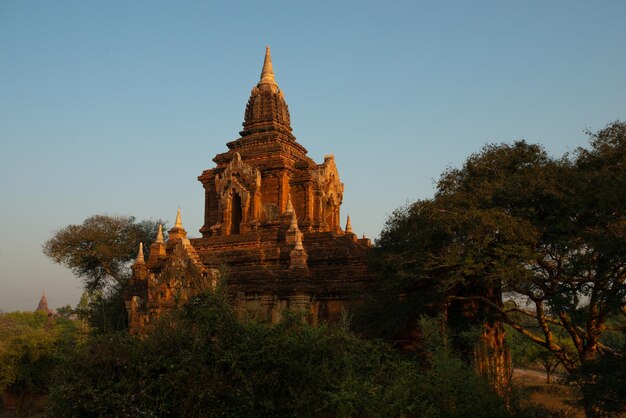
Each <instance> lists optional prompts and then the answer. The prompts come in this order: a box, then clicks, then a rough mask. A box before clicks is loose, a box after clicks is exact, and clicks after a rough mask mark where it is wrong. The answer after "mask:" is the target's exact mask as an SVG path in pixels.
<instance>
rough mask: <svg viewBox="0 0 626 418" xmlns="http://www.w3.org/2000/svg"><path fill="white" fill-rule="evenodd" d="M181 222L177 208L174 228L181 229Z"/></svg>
mask: <svg viewBox="0 0 626 418" xmlns="http://www.w3.org/2000/svg"><path fill="white" fill-rule="evenodd" d="M182 227H183V221H182V220H181V218H180V208H178V212H177V213H176V222H174V228H182Z"/></svg>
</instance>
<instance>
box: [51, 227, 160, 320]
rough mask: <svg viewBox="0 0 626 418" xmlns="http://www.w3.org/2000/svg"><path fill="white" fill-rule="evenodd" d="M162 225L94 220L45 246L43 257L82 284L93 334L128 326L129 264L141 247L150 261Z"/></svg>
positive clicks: (68, 229) (65, 230) (85, 311)
mask: <svg viewBox="0 0 626 418" xmlns="http://www.w3.org/2000/svg"><path fill="white" fill-rule="evenodd" d="M159 223H162V222H161V221H160V220H157V221H147V220H144V221H137V220H136V219H135V218H134V217H132V216H111V215H94V216H91V217H89V218H87V219H85V221H83V223H82V224H80V225H68V226H66V227H64V228H62V229H60V230H58V231H57V232H55V234H54V235H53V236H52V238H50V239H49V240H48V241H46V242H45V243H44V245H43V252H44V254H46V255H47V256H48V257H50V258H51V259H52V260H53V261H54V262H56V263H59V264H61V265H63V266H65V267H67V268H69V269H70V270H72V272H73V273H74V275H76V276H77V277H79V278H81V279H82V280H83V283H84V286H85V290H86V291H87V295H86V297H87V301H88V302H87V303H84V304H83V305H85V306H82V308H81V310H80V312H79V313H80V314H81V316H83V317H84V318H85V319H87V320H88V321H89V323H90V325H91V326H92V328H94V329H95V330H97V331H110V330H116V329H123V328H125V327H126V326H127V318H126V308H125V307H124V301H123V291H124V286H125V284H126V282H127V281H128V279H129V278H130V274H131V272H130V265H131V263H132V261H133V260H134V259H135V258H136V257H137V251H138V249H139V243H140V242H143V244H144V251H145V256H146V257H148V255H149V254H148V251H149V249H150V244H151V243H152V242H153V241H154V239H155V238H156V235H157V230H158V227H159Z"/></svg>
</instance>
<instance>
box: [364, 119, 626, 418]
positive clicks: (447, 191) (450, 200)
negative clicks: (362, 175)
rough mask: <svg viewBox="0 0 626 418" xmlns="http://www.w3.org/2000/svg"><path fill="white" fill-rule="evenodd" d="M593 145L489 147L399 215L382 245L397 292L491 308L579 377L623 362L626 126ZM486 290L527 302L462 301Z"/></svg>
mask: <svg viewBox="0 0 626 418" xmlns="http://www.w3.org/2000/svg"><path fill="white" fill-rule="evenodd" d="M590 137H591V141H590V148H589V149H582V148H581V149H578V150H577V151H576V153H575V154H574V155H565V156H563V157H562V158H559V159H555V158H551V157H549V156H548V155H547V153H546V152H545V150H544V149H543V148H542V147H541V146H538V145H530V144H527V143H526V142H524V141H520V142H516V143H514V144H512V145H508V144H500V145H488V146H486V147H485V148H484V149H483V150H482V151H481V152H479V153H477V154H474V155H472V156H470V157H469V158H468V160H467V161H466V162H465V164H464V166H463V167H462V168H460V169H450V170H448V171H446V172H445V173H444V174H443V175H442V177H441V179H440V180H439V182H438V185H437V193H436V195H435V197H434V198H433V199H429V200H422V201H418V202H416V203H413V204H411V205H408V206H407V207H405V208H401V209H399V210H398V211H396V212H395V213H394V214H393V215H392V216H391V217H390V219H389V220H388V222H387V224H386V227H385V229H384V230H383V232H382V234H381V237H380V239H379V241H378V242H377V250H376V254H375V257H376V259H377V264H378V266H379V269H380V271H381V272H382V275H383V277H385V278H386V280H387V282H388V283H389V286H395V287H396V288H399V289H401V290H400V291H411V289H417V288H420V287H421V286H422V287H424V286H425V287H431V288H432V287H435V288H436V290H437V293H438V294H447V295H448V297H449V299H452V300H457V301H459V300H465V301H477V302H480V303H482V304H483V305H484V306H486V307H488V308H489V309H490V310H491V315H493V316H494V317H496V318H498V319H500V320H502V321H504V322H506V323H507V324H509V325H510V326H511V327H512V328H513V329H515V330H516V331H517V332H519V334H520V335H522V336H523V337H524V338H526V339H528V340H529V341H531V342H533V343H534V344H537V345H538V346H541V347H543V348H544V349H545V350H547V351H549V352H550V354H551V356H553V357H555V358H556V359H557V360H558V362H559V363H560V364H562V365H563V367H564V368H565V369H566V370H567V371H568V372H569V373H570V374H571V375H572V376H579V375H580V374H579V373H578V371H579V370H583V369H584V370H589V369H590V368H591V369H593V367H592V365H593V364H599V363H598V362H600V363H602V361H603V360H602V359H603V358H606V359H621V358H623V356H624V352H623V347H621V348H620V350H615V349H614V348H612V347H609V346H607V345H606V344H603V341H602V335H603V334H604V333H605V331H606V325H607V321H608V318H610V317H611V316H614V315H618V316H622V317H623V316H624V315H625V314H626V310H625V306H626V124H625V123H621V122H615V123H613V124H611V125H609V126H607V127H606V128H605V129H603V130H601V131H599V132H597V133H590ZM476 286H494V287H497V288H499V287H501V288H502V289H503V290H504V291H505V292H507V293H508V297H509V298H510V300H511V301H513V302H515V303H514V304H512V305H505V306H502V305H499V304H497V303H494V301H493V300H490V299H488V298H485V297H483V296H482V295H479V294H478V295H476V294H474V295H472V294H469V295H467V294H466V295H461V296H459V295H458V293H455V292H454V290H455V289H459V288H471V287H476ZM405 289H406V290H405ZM520 317H524V318H525V320H524V321H520V320H519V318H520ZM623 331H624V328H622V329H621V332H622V333H623ZM560 340H566V341H567V343H563V344H561V343H560ZM604 356H607V357H604ZM614 363H615V366H616V367H621V365H622V364H623V362H621V361H615V362H614ZM624 375H625V373H623V371H622V373H621V379H622V380H621V385H622V386H625V385H626V381H624V380H623V379H624ZM597 381H598V379H597V378H596V376H595V375H593V373H592V376H591V377H590V378H588V379H586V380H579V381H578V383H579V384H580V385H587V384H588V383H589V382H597ZM583 393H587V392H583ZM584 399H585V401H586V412H587V413H588V414H589V415H593V414H595V413H600V412H599V411H597V410H594V408H595V407H594V406H593V405H592V404H593V402H594V399H592V398H590V397H588V396H585V398H584ZM625 406H626V405H624V403H622V408H624V407H625Z"/></svg>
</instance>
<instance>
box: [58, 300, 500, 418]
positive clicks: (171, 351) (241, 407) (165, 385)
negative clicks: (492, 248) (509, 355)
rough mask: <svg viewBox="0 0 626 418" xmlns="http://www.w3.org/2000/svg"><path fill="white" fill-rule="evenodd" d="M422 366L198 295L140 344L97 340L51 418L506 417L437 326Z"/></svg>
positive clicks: (336, 332)
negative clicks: (252, 316)
mask: <svg viewBox="0 0 626 418" xmlns="http://www.w3.org/2000/svg"><path fill="white" fill-rule="evenodd" d="M422 327H423V329H424V332H425V333H426V334H428V335H430V336H432V337H433V338H430V339H429V340H430V341H431V343H430V346H428V347H426V348H425V351H424V353H423V356H422V357H423V360H422V361H420V362H418V361H417V360H416V359H415V358H412V357H411V358H409V357H405V356H403V355H401V354H400V353H398V352H396V351H393V350H392V349H391V348H390V347H389V346H388V345H387V344H385V343H382V342H375V341H365V340H362V339H360V338H358V337H356V336H355V335H354V334H352V333H350V332H349V331H348V330H347V327H346V325H345V324H340V325H338V326H322V327H319V328H313V327H310V326H308V325H306V324H303V323H302V321H301V320H300V318H299V317H297V316H289V315H288V316H287V317H286V319H285V320H284V321H283V322H281V323H280V324H278V325H276V326H271V325H269V324H264V323H258V322H254V321H246V320H244V321H241V320H239V319H237V318H236V317H235V315H234V313H233V311H232V310H231V309H230V307H229V306H228V303H227V301H226V300H225V298H224V297H222V296H220V295H219V294H217V295H216V294H211V293H207V294H203V295H201V296H199V297H197V298H195V299H193V300H192V301H191V302H190V303H188V304H187V305H186V306H185V308H184V309H182V310H181V311H180V312H178V313H175V314H174V315H173V316H170V317H168V318H164V320H163V321H161V322H160V323H159V325H158V326H156V327H154V329H152V332H151V333H150V334H149V335H147V336H146V337H145V338H136V337H131V336H129V335H127V334H125V333H120V334H110V335H108V336H102V337H96V338H95V339H94V340H93V341H92V342H91V343H90V344H89V345H87V346H86V347H84V349H81V350H78V352H77V353H76V354H75V357H74V358H73V359H72V360H71V361H69V362H68V363H67V364H66V365H65V366H64V367H62V368H61V369H60V370H59V374H58V375H57V376H56V378H55V381H56V384H55V386H54V387H53V392H52V396H51V399H50V401H51V407H52V410H51V412H52V413H53V414H54V416H68V417H69V416H72V417H74V416H78V417H81V416H89V417H93V416H133V417H135V416H194V417H195V416H313V417H315V416H403V415H404V416H408V415H419V416H424V417H431V416H432V417H435V416H484V417H489V416H493V417H496V416H507V415H509V414H510V412H507V411H506V409H505V405H504V401H503V399H501V398H500V397H499V396H498V395H496V394H495V393H493V391H492V389H491V388H490V386H489V385H488V384H487V383H486V382H484V381H483V380H482V379H481V378H480V377H479V376H477V375H476V373H475V372H474V370H473V369H472V368H471V366H469V365H467V364H464V363H463V362H462V361H461V360H460V359H459V358H458V357H456V356H455V354H454V353H453V352H452V350H451V349H450V348H449V346H448V345H447V343H446V339H445V338H444V337H443V334H441V327H440V326H439V324H438V323H436V322H434V321H432V320H430V321H427V320H424V321H423V324H422Z"/></svg>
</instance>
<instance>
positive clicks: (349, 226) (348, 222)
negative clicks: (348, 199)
mask: <svg viewBox="0 0 626 418" xmlns="http://www.w3.org/2000/svg"><path fill="white" fill-rule="evenodd" d="M351 233H352V224H350V215H348V220H347V221H346V234H351Z"/></svg>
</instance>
